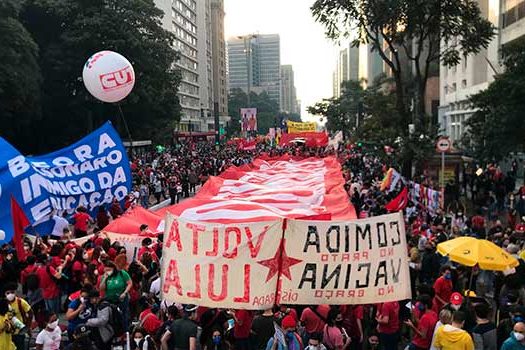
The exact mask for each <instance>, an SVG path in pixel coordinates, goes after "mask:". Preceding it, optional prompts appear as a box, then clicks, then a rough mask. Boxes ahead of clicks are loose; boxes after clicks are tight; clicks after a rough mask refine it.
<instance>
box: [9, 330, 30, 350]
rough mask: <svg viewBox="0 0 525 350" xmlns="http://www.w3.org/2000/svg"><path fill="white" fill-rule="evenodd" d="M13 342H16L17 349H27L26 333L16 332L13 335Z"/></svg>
mask: <svg viewBox="0 0 525 350" xmlns="http://www.w3.org/2000/svg"><path fill="white" fill-rule="evenodd" d="M12 339H13V343H15V346H16V350H26V349H27V347H26V335H25V334H16V335H13V336H12Z"/></svg>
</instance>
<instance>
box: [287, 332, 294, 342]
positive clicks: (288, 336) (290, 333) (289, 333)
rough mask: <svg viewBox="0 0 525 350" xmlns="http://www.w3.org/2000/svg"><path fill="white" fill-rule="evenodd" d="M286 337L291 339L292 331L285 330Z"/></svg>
mask: <svg viewBox="0 0 525 350" xmlns="http://www.w3.org/2000/svg"><path fill="white" fill-rule="evenodd" d="M286 339H288V340H290V341H291V340H293V331H288V332H286Z"/></svg>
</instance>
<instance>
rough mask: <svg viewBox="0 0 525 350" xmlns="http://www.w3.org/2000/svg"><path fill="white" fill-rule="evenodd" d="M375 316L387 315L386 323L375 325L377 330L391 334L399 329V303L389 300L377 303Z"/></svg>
mask: <svg viewBox="0 0 525 350" xmlns="http://www.w3.org/2000/svg"><path fill="white" fill-rule="evenodd" d="M377 316H378V317H384V316H388V323H387V324H381V323H379V324H378V325H377V331H378V332H379V333H384V334H393V333H396V332H397V331H399V303H398V302H397V301H390V302H386V303H382V304H379V306H378V307H377Z"/></svg>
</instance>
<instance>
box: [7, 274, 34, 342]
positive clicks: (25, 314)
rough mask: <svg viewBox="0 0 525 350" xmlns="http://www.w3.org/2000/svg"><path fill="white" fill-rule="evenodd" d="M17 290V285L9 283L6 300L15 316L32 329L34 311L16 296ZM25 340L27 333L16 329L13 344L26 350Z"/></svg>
mask: <svg viewBox="0 0 525 350" xmlns="http://www.w3.org/2000/svg"><path fill="white" fill-rule="evenodd" d="M16 289H17V285H16V284H15V283H12V282H10V283H8V284H7V285H6V286H5V298H6V299H7V301H8V302H9V307H10V308H11V310H12V312H13V313H14V316H15V317H16V318H18V319H19V320H20V321H22V322H23V323H24V324H25V325H26V327H28V328H27V329H30V328H31V323H32V321H33V311H32V310H31V306H30V305H29V303H28V302H27V301H26V300H25V299H23V298H20V297H18V296H16ZM25 340H26V334H25V332H20V330H19V329H16V331H15V333H14V334H13V342H14V343H15V345H16V348H17V349H19V350H24V349H25Z"/></svg>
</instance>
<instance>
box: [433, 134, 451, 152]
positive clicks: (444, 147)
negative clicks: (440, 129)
mask: <svg viewBox="0 0 525 350" xmlns="http://www.w3.org/2000/svg"><path fill="white" fill-rule="evenodd" d="M451 147H452V142H451V141H450V140H449V139H448V138H444V137H442V138H440V139H439V140H438V142H437V144H436V149H437V150H438V151H439V152H448V151H450V148H451Z"/></svg>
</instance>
